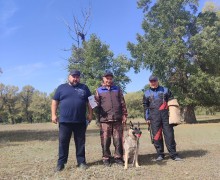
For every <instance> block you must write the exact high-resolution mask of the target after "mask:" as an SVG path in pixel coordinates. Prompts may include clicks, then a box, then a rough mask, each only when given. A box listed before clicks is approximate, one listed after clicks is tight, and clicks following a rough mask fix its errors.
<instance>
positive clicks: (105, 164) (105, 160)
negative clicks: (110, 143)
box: [103, 159, 111, 167]
mask: <svg viewBox="0 0 220 180" xmlns="http://www.w3.org/2000/svg"><path fill="white" fill-rule="evenodd" d="M103 165H104V166H106V167H110V166H111V163H110V159H104V160H103Z"/></svg>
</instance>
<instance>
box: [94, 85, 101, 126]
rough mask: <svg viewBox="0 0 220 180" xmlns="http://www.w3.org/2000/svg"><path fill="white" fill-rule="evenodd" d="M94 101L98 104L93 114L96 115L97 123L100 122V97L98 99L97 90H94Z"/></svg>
mask: <svg viewBox="0 0 220 180" xmlns="http://www.w3.org/2000/svg"><path fill="white" fill-rule="evenodd" d="M95 100H96V102H97V104H98V106H97V107H96V109H95V113H96V114H97V118H98V122H100V106H101V104H100V97H99V93H98V90H97V89H96V92H95Z"/></svg>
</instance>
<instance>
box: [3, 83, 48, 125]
mask: <svg viewBox="0 0 220 180" xmlns="http://www.w3.org/2000/svg"><path fill="white" fill-rule="evenodd" d="M0 97H1V98H0V122H1V123H11V124H15V123H22V122H27V123H36V122H48V121H50V104H51V95H49V96H48V95H47V94H46V93H42V92H40V91H38V90H36V89H35V88H34V87H32V86H29V85H27V86H24V87H23V88H22V89H21V90H20V91H19V88H18V87H16V86H11V85H4V84H2V83H1V84H0Z"/></svg>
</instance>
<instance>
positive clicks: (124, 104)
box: [119, 89, 128, 124]
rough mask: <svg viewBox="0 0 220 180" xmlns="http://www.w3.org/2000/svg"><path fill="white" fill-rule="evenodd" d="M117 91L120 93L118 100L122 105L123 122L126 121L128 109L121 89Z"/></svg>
mask: <svg viewBox="0 0 220 180" xmlns="http://www.w3.org/2000/svg"><path fill="white" fill-rule="evenodd" d="M119 93H120V102H121V107H122V122H123V123H124V124H125V123H126V121H127V117H128V111H127V107H126V103H125V99H124V95H123V92H122V90H121V89H120V92H119Z"/></svg>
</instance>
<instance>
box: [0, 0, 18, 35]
mask: <svg viewBox="0 0 220 180" xmlns="http://www.w3.org/2000/svg"><path fill="white" fill-rule="evenodd" d="M17 11H18V8H17V6H16V4H15V3H14V1H12V0H7V1H0V37H7V36H9V35H10V34H12V33H14V32H15V31H16V30H17V29H18V28H19V26H15V25H14V26H12V25H9V23H10V22H11V19H12V18H13V16H14V15H15V13H16V12H17Z"/></svg>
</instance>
